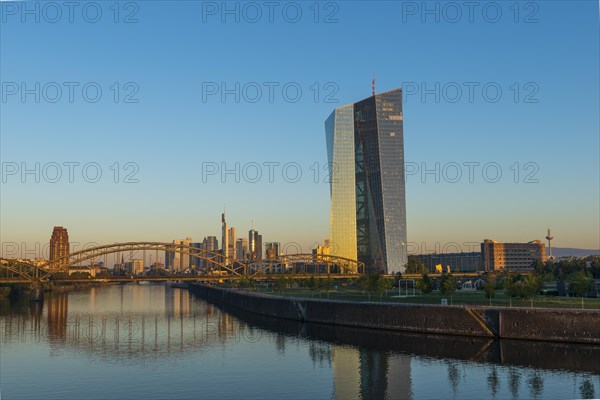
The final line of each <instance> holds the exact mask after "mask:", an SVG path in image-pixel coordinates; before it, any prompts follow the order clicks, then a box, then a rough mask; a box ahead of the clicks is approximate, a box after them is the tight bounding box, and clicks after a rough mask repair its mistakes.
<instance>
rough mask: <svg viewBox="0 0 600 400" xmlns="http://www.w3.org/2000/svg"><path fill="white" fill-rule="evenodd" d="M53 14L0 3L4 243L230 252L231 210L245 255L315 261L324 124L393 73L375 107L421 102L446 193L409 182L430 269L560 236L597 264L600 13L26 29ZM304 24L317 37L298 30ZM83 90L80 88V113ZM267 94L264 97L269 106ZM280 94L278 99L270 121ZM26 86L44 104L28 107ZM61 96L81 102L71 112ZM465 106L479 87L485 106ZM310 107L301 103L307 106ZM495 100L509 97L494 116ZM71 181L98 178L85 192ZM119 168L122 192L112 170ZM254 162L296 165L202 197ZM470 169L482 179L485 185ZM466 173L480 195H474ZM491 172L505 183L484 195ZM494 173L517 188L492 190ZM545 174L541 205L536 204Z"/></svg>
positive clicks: (159, 14)
mask: <svg viewBox="0 0 600 400" xmlns="http://www.w3.org/2000/svg"><path fill="white" fill-rule="evenodd" d="M35 4H36V2H28V3H27V4H25V5H23V4H21V3H8V2H0V6H2V9H1V12H2V15H1V18H2V20H1V31H0V32H1V37H0V47H1V49H0V73H1V77H0V78H1V79H0V80H1V81H2V85H3V86H2V96H3V97H2V102H1V103H0V106H1V115H0V117H1V118H0V127H1V156H2V163H3V173H4V180H5V182H3V183H2V193H1V218H2V221H1V222H2V223H1V236H2V238H1V241H2V242H3V243H5V242H17V243H22V242H25V243H27V246H29V247H30V248H31V247H33V246H34V243H35V242H41V243H43V244H45V243H47V241H48V240H49V237H50V233H51V230H52V227H53V226H54V225H63V226H65V227H67V228H68V229H69V233H70V238H71V241H72V242H79V243H85V242H97V243H105V242H114V241H134V240H165V241H170V240H173V239H176V238H183V237H186V236H191V237H192V238H193V239H195V240H201V239H202V238H203V237H204V236H206V235H216V236H219V238H220V213H221V212H222V210H223V208H224V207H226V208H227V215H228V220H229V223H230V225H233V226H235V227H236V228H237V230H238V236H243V237H246V236H247V231H248V229H249V228H250V225H251V221H254V227H255V228H256V229H257V230H258V231H259V232H261V233H262V234H263V240H264V241H280V242H282V243H287V242H298V243H299V244H300V245H301V246H302V247H303V249H304V250H308V248H309V247H310V246H311V245H312V244H313V243H314V242H317V241H321V240H322V239H323V238H325V237H327V235H328V229H329V188H328V184H327V183H323V182H322V180H323V179H324V177H325V176H324V174H323V170H321V174H320V180H321V182H320V183H315V182H314V177H313V175H314V169H311V166H312V165H314V164H315V163H318V165H319V167H320V168H323V166H324V165H325V163H326V161H327V160H326V149H325V135H324V126H323V123H324V120H325V119H326V118H327V116H328V115H329V114H330V112H331V111H332V109H333V108H334V107H337V106H341V105H344V104H347V103H351V102H355V101H358V100H361V99H363V98H365V97H368V96H369V95H370V93H371V78H372V75H373V73H375V74H376V86H377V91H378V92H381V91H385V90H390V89H393V88H396V87H401V86H404V87H405V92H408V89H410V90H411V91H414V90H415V88H417V89H418V90H419V93H417V94H412V95H408V94H407V93H405V95H406V101H405V104H404V121H405V125H404V137H405V157H406V162H407V163H409V165H410V168H411V171H414V168H415V166H417V167H418V168H419V169H422V167H425V168H428V169H434V168H435V164H436V163H440V182H436V177H435V175H434V174H429V175H426V176H425V177H424V178H425V179H422V177H421V176H420V171H419V172H417V173H416V174H415V175H411V176H409V177H408V180H407V187H406V192H407V215H408V221H407V222H408V236H409V242H411V243H413V244H412V250H422V251H425V252H427V251H430V250H438V251H440V249H442V250H443V246H444V245H445V244H447V243H449V242H456V243H459V244H463V243H478V242H480V241H481V240H482V239H484V238H493V239H496V240H500V241H529V240H533V239H543V237H544V236H545V230H546V229H547V227H548V226H550V227H552V229H553V234H554V236H555V237H556V239H555V246H558V247H582V248H599V247H600V244H599V241H600V236H599V229H600V228H599V226H600V225H599V224H600V219H599V218H600V217H599V207H600V204H599V198H600V193H599V190H600V188H599V186H600V184H599V179H600V177H599V152H600V145H599V111H598V110H599V92H598V90H599V89H598V88H599V79H598V74H599V72H598V71H599V63H598V60H599V53H598V52H599V39H598V37H599V23H598V19H599V18H598V17H599V13H598V2H597V1H569V2H561V1H540V2H536V3H525V2H522V3H520V4H519V7H518V11H519V12H518V15H517V14H515V11H516V10H515V7H514V4H513V2H496V3H493V4H492V5H488V4H489V3H488V2H481V3H479V4H480V5H479V6H478V7H477V8H475V9H474V10H473V14H472V20H471V21H470V20H469V19H470V16H469V10H468V9H467V8H464V7H463V8H462V9H461V10H460V11H461V15H460V16H459V17H457V14H456V11H457V10H456V9H452V8H451V7H448V6H445V5H446V4H448V3H447V2H440V3H436V2H428V3H427V5H428V7H430V8H431V9H434V7H436V4H437V7H439V10H440V11H439V13H440V14H439V22H436V15H434V14H427V13H425V14H423V12H424V11H426V10H423V9H421V8H422V7H423V6H422V5H423V4H424V3H423V2H391V1H390V2H370V1H369V2H366V1H364V2H363V1H352V2H337V3H333V2H322V3H320V4H319V7H318V8H319V15H318V17H317V19H318V21H319V22H318V23H315V21H314V19H315V8H314V4H313V2H297V3H293V2H280V5H279V6H278V7H276V8H275V9H274V13H273V16H272V19H273V21H272V22H270V21H269V9H268V8H267V7H266V6H264V5H263V6H261V5H262V4H263V3H262V2H258V3H253V4H255V5H256V4H257V5H259V6H261V8H262V9H261V12H262V15H261V16H260V17H259V18H258V21H257V22H256V23H252V22H251V21H250V20H252V19H253V18H255V16H256V9H255V8H254V9H253V8H251V7H250V6H246V8H244V6H245V3H237V4H238V7H240V8H239V9H240V14H239V22H236V21H235V18H236V16H235V15H234V14H229V15H225V16H224V17H225V18H226V19H225V22H222V17H223V16H222V15H221V12H222V11H223V10H221V9H220V8H221V4H222V3H221V2H216V3H213V2H196V1H169V2H167V1H140V2H137V3H127V2H121V3H119V4H120V7H119V15H118V16H116V15H115V9H114V7H113V2H112V1H111V2H97V3H94V5H97V6H98V8H99V9H100V10H101V12H102V15H101V16H100V18H99V21H98V22H96V23H91V22H90V21H91V20H93V19H94V18H96V12H97V9H96V8H95V6H86V4H88V3H77V7H75V8H74V10H73V22H70V21H69V18H70V16H69V10H68V9H67V8H63V9H62V10H61V15H58V14H57V13H56V12H57V10H54V9H50V8H46V9H44V8H43V7H44V4H45V3H39V4H38V7H40V8H39V22H37V21H36V20H35V18H36V15H35V14H27V13H26V11H25V9H24V8H23V7H28V8H29V9H33V10H35V7H36V5H35ZM58 4H61V3H60V2H59V3H58ZM452 4H454V5H459V6H460V5H461V4H462V2H457V3H452ZM531 4H534V5H533V6H532V5H531ZM486 5H487V6H486ZM228 6H229V7H230V8H231V9H235V7H236V3H234V2H231V3H228ZM283 6H286V9H285V11H284V10H283ZM484 6H486V7H487V8H485V12H484V10H483V8H484ZM86 7H87V8H86ZM215 7H216V8H217V9H216V10H215ZM415 7H416V9H415ZM444 7H445V8H444ZM84 8H85V14H84V11H83V9H84ZM298 8H300V9H301V11H302V16H301V17H300V18H299V21H298V22H296V23H292V22H290V21H291V20H294V19H295V12H296V11H297V9H298ZM498 10H499V11H500V12H501V13H502V14H501V16H500V17H499V18H497V19H498V21H497V22H495V23H494V22H492V20H494V19H496V15H497V14H496V12H497V11H498ZM213 12H215V13H216V15H213ZM84 16H85V18H84ZM115 17H116V18H117V19H118V20H119V23H115V22H114V18H115ZM23 18H25V22H23V21H22V19H23ZM126 18H129V19H137V22H136V23H123V20H124V19H126ZM422 18H425V21H424V22H423V21H422ZM325 19H327V20H328V21H330V22H331V21H333V23H324V20H325ZM52 20H56V22H55V23H52V22H51V21H52ZM335 20H337V22H335ZM452 20H456V22H452ZM515 20H516V21H517V22H515ZM526 21H527V22H529V23H526ZM536 21H537V22H536ZM36 82H39V83H40V89H39V91H38V93H39V95H40V102H39V103H36V102H35V95H36V93H35V92H36V89H35V83H36ZM52 82H56V84H53V83H52ZM65 82H75V83H77V84H79V86H73V87H74V98H73V102H70V101H69V98H68V97H69V90H68V86H66V85H68V84H65ZM89 82H96V84H97V86H99V87H100V88H101V89H102V97H101V98H100V99H99V101H98V102H96V103H92V102H91V99H92V98H93V97H94V96H95V93H94V90H95V89H94V87H93V85H92V86H90V88H88V89H89V90H88V93H87V94H88V96H89V97H88V99H90V101H87V100H86V99H84V98H83V97H82V87H83V86H84V85H85V84H86V83H89ZM115 82H118V83H119V86H120V90H119V93H118V98H117V100H118V102H117V103H115V102H114V96H115V94H116V93H115V86H112V85H113V84H114V83H115ZM128 82H132V84H131V85H130V86H128V87H125V85H126V83H128ZM211 82H215V83H216V84H217V85H220V84H221V83H222V82H224V83H225V84H226V85H227V87H229V88H230V89H232V88H235V83H236V82H239V83H240V101H239V103H237V102H236V101H235V95H234V94H229V95H227V96H226V97H225V99H224V100H225V101H224V102H223V101H222V99H221V97H220V94H216V95H210V94H208V92H207V90H208V89H214V88H215V86H213V85H212V84H211ZM251 82H256V83H257V84H258V85H261V86H262V88H263V91H262V96H261V97H258V98H257V95H256V91H255V89H256V87H255V86H253V84H250V85H248V83H251ZM265 82H275V83H276V84H277V85H278V86H274V93H273V99H272V101H269V93H268V90H267V86H265ZM469 82H474V83H472V84H469ZM21 83H25V85H26V88H29V89H32V90H33V92H34V93H33V94H27V95H25V98H24V99H23V98H22V97H21V95H22V89H23V88H22V87H21V86H20V85H21ZM286 83H292V84H291V85H288V88H287V89H288V92H287V95H288V98H287V100H286V98H285V97H284V94H283V93H282V88H283V86H284V85H285V84H286ZM315 83H316V85H317V86H313V85H314V84H315ZM436 83H439V85H440V86H439V90H438V91H437V94H439V96H440V99H439V102H436V98H435V93H433V94H428V95H427V96H425V98H422V97H421V93H420V91H421V89H422V85H424V86H425V87H426V88H429V89H433V92H435V91H436V90H435V87H436ZM515 83H516V86H514V85H515ZM15 84H16V86H15ZM328 84H329V85H328ZM57 85H58V86H60V87H62V97H61V98H60V99H59V100H58V101H56V102H55V103H52V102H51V101H52V100H53V99H55V98H56V86H57ZM73 85H75V84H73ZM244 85H246V86H245V88H246V92H245V93H244V92H243V88H244ZM273 85H275V84H273ZM467 85H473V87H474V91H473V99H472V101H470V100H469V90H468V86H467ZM486 85H487V86H486ZM457 86H458V87H460V88H462V93H461V94H458V92H457V91H456V88H457ZM484 86H485V87H486V92H485V93H484V92H483V87H484ZM111 87H112V89H111ZM297 87H300V88H301V90H302V96H301V97H300V98H299V100H298V101H297V102H292V101H291V99H292V98H293V97H294V96H295V88H297ZM316 87H319V92H318V95H317V98H316V101H315V98H314V97H315V95H316V91H315V88H316ZM517 87H518V93H517V92H516V90H517V89H516V88H517ZM44 88H45V89H44ZM497 88H500V89H501V90H502V94H501V96H500V97H499V98H498V101H496V102H493V100H494V98H495V97H496V92H495V90H496V89H497ZM135 90H137V93H135V94H134V95H133V96H132V97H130V99H136V100H138V102H137V103H126V102H124V100H125V98H126V95H129V94H131V93H132V92H133V91H135ZM203 90H204V91H203ZM15 91H16V93H15ZM13 93H15V94H13ZM327 95H330V96H329V97H327ZM203 97H205V98H203ZM515 97H516V98H515ZM326 99H330V100H336V101H337V103H329V102H326V101H325V100H326ZM252 100H257V101H256V102H252ZM455 100H456V101H455ZM515 100H516V101H515ZM532 100H533V101H536V100H537V102H530V101H532ZM36 162H38V163H40V169H41V170H42V169H45V175H44V174H43V172H44V171H40V172H41V173H40V175H41V177H40V178H41V179H40V182H39V183H37V182H35V176H34V175H32V174H30V175H26V176H25V177H24V178H25V179H24V180H25V183H23V182H22V179H21V175H20V171H17V173H16V174H15V175H11V173H12V168H13V167H14V166H15V165H17V166H18V168H19V169H20V168H21V167H22V163H25V164H24V165H25V166H26V167H28V168H30V169H33V168H35V163H36ZM52 162H55V163H58V164H59V165H62V173H63V175H62V178H61V179H59V180H58V182H57V183H51V182H49V180H51V179H52V178H53V177H54V176H55V168H54V167H53V165H54V164H49V163H52ZM65 162H67V163H68V162H78V163H80V165H79V166H76V167H75V175H74V178H73V180H74V182H72V183H71V182H69V179H68V176H67V173H68V168H67V167H66V166H64V163H65ZM115 162H118V163H119V168H120V175H119V177H118V180H119V181H120V182H119V183H114V181H113V180H114V167H113V169H110V168H111V165H113V164H114V163H115ZM127 162H132V163H136V165H138V166H139V171H137V172H136V174H135V178H137V179H138V180H139V182H138V183H123V182H122V181H123V180H124V178H125V175H126V173H127V172H131V171H133V169H131V168H130V169H128V170H125V169H124V167H125V163H127ZM236 162H239V163H241V164H240V165H241V166H242V167H243V166H244V165H247V164H246V163H249V162H256V163H258V164H263V163H264V162H278V163H280V165H279V166H278V167H275V176H274V181H273V182H272V183H271V182H269V180H268V176H267V173H268V168H267V167H264V166H263V176H262V179H260V180H259V181H258V182H257V183H250V182H244V180H243V177H242V179H241V182H240V183H236V182H235V179H234V178H235V177H234V176H233V175H227V176H226V182H225V183H222V182H221V179H220V177H219V176H218V175H214V176H208V177H207V178H206V179H205V180H204V181H203V179H202V171H203V163H217V164H218V165H219V166H220V165H221V163H225V165H226V166H228V167H229V168H234V165H235V163H236ZM293 162H296V163H298V164H299V165H300V167H301V170H302V177H301V179H300V180H299V181H298V182H296V183H290V182H287V181H286V180H285V179H283V177H282V173H281V166H283V165H284V164H286V163H293ZM469 162H474V163H479V165H478V166H475V167H474V173H475V175H474V177H473V182H469V177H468V172H469V169H468V167H467V166H466V165H465V164H464V163H469ZM14 163H16V164H14ZM86 163H97V164H98V165H99V166H100V168H101V169H102V177H101V178H100V180H99V181H98V182H97V183H89V182H86V181H85V180H84V179H83V177H82V171H81V166H82V165H84V164H86ZM454 163H457V164H458V165H460V166H461V169H462V174H463V175H462V177H461V178H460V179H458V182H456V183H452V182H450V181H451V180H453V178H454V177H455V173H456V172H455V171H456V168H455V167H456V164H454ZM488 163H497V164H492V167H491V169H488V175H487V176H486V177H485V178H487V180H486V179H484V177H483V176H482V166H483V165H485V164H488ZM515 163H519V164H518V167H519V170H520V174H519V176H518V178H517V180H518V182H517V183H515V182H514V180H515V175H514V174H515V167H514V164H515ZM526 163H532V164H527V166H526ZM204 165H206V164H204ZM494 166H496V167H498V166H499V167H500V169H501V171H502V177H501V178H500V179H499V181H498V182H496V183H491V182H488V181H491V180H493V178H494V176H495V169H494V168H495V167H494ZM444 167H445V168H444ZM53 168H54V169H53ZM313 168H314V167H313ZM511 168H512V169H511ZM253 171H254V170H251V169H250V168H248V169H247V170H246V172H247V175H248V176H250V177H253V176H254V172H253ZM288 172H290V174H289V175H290V176H291V178H294V175H295V173H294V171H293V170H292V169H290V170H288ZM529 172H533V173H534V175H533V176H532V177H530V178H533V179H537V181H538V182H537V183H535V182H530V183H526V182H524V181H525V180H526V176H527V173H529ZM88 173H89V175H88V179H90V178H93V177H94V175H95V172H94V170H93V169H88ZM444 173H445V174H444ZM290 176H288V179H290ZM44 178H46V179H44ZM435 243H440V245H439V247H440V248H439V249H438V248H436V245H435ZM409 250H410V249H409ZM464 250H467V249H466V248H464Z"/></svg>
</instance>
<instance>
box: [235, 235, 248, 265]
mask: <svg viewBox="0 0 600 400" xmlns="http://www.w3.org/2000/svg"><path fill="white" fill-rule="evenodd" d="M235 256H236V258H237V259H238V260H247V259H248V258H249V255H248V239H246V238H239V239H238V240H236V242H235Z"/></svg>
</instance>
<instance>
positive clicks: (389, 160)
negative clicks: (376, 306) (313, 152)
mask: <svg viewBox="0 0 600 400" xmlns="http://www.w3.org/2000/svg"><path fill="white" fill-rule="evenodd" d="M325 130H326V136H327V152H328V157H329V162H330V163H332V166H333V175H332V178H333V179H332V182H331V187H330V189H331V212H330V236H331V241H332V246H333V249H334V252H335V253H334V254H335V255H340V256H343V257H348V258H358V260H359V261H362V262H364V263H365V266H366V267H367V269H371V270H379V271H383V272H387V273H395V272H400V271H403V270H404V266H405V265H406V262H407V254H406V250H407V249H406V242H407V234H406V202H405V191H404V132H403V116H402V90H401V89H395V90H392V91H389V92H385V93H381V94H378V95H375V96H371V97H369V98H367V99H365V100H362V101H360V102H358V103H354V104H351V105H347V106H343V107H339V108H337V109H336V110H335V111H334V112H333V113H332V114H331V115H330V117H329V118H328V119H327V121H326V122H325ZM349 203H352V204H353V207H354V208H353V207H352V206H350V205H349ZM351 215H353V217H352V220H353V223H354V227H355V229H354V234H352V233H351V232H352V229H351V228H349V227H351V226H352V224H351V223H349V222H348V218H349V217H350V216H351ZM353 241H354V242H353ZM338 243H339V244H338ZM352 243H355V244H354V247H355V249H356V250H355V253H354V254H355V255H356V257H351V256H349V254H351V252H350V251H349V250H347V247H349V246H350V245H351V244H352ZM342 244H343V245H342ZM336 246H337V247H336ZM342 249H343V250H342Z"/></svg>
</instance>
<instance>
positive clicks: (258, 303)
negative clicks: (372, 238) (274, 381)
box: [190, 284, 600, 344]
mask: <svg viewBox="0 0 600 400" xmlns="http://www.w3.org/2000/svg"><path fill="white" fill-rule="evenodd" d="M190 291H192V292H193V293H196V294H197V295H199V296H200V297H202V298H204V299H206V300H208V301H210V302H213V303H217V304H226V305H229V306H233V307H237V308H240V309H242V310H245V311H249V312H253V313H257V314H261V315H266V316H269V317H275V318H283V319H290V320H296V321H307V322H317V323H324V324H332V325H344V326H354V327H360V328H373V329H389V330H397V331H405V332H423V333H434V334H446V335H464V336H479V337H496V338H506V339H525V340H545V341H556V342H573V343H591V344H600V312H599V311H592V310H568V309H541V308H534V309H526V308H492V307H459V306H437V305H413V304H395V303H366V302H354V301H337V300H317V299H304V298H293V297H281V296H272V295H266V294H258V293H252V292H246V291H241V290H237V289H225V288H220V287H216V286H210V285H202V284H194V285H190Z"/></svg>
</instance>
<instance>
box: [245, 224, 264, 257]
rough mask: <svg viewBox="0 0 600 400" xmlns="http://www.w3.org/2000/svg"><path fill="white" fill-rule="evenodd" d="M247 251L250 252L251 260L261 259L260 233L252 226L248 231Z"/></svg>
mask: <svg viewBox="0 0 600 400" xmlns="http://www.w3.org/2000/svg"><path fill="white" fill-rule="evenodd" d="M248 251H249V252H250V259H251V260H262V259H263V250H262V235H259V234H258V231H255V230H254V228H252V229H250V231H248Z"/></svg>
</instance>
